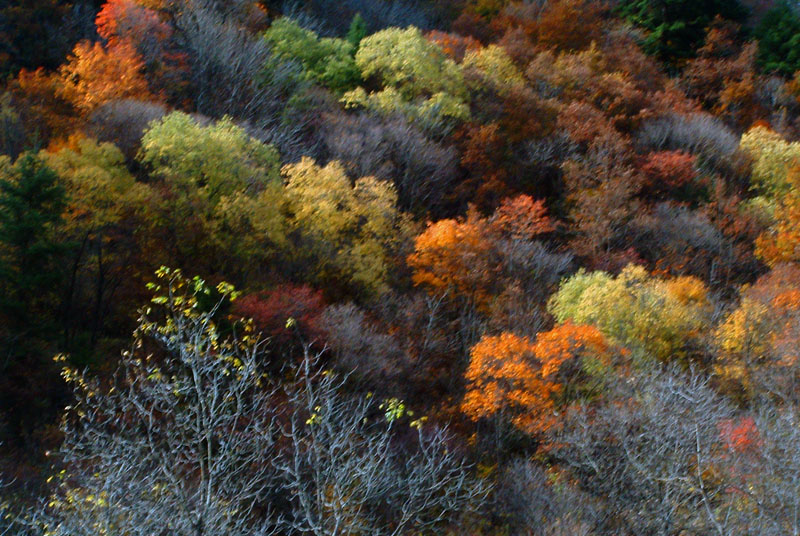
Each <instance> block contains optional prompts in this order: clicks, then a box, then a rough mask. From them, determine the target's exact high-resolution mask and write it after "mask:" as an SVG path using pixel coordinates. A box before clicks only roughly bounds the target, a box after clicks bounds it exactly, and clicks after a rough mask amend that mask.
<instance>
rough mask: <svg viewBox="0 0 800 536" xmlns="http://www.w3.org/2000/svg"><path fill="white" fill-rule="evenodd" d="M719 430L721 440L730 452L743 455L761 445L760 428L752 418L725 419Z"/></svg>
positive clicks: (718, 426) (719, 425)
mask: <svg viewBox="0 0 800 536" xmlns="http://www.w3.org/2000/svg"><path fill="white" fill-rule="evenodd" d="M717 428H718V429H719V436H720V439H722V442H723V444H724V445H725V447H726V448H727V449H728V450H729V451H733V452H736V453H743V452H746V451H748V450H750V449H753V448H755V447H757V446H758V445H759V443H760V439H759V433H758V427H757V426H756V422H755V420H754V419H753V418H752V417H740V418H738V419H725V420H724V421H722V422H720V423H719V424H718V425H717Z"/></svg>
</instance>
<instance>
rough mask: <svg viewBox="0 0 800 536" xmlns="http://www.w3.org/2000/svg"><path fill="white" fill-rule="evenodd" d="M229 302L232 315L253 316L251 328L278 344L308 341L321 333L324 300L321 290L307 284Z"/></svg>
mask: <svg viewBox="0 0 800 536" xmlns="http://www.w3.org/2000/svg"><path fill="white" fill-rule="evenodd" d="M233 305H234V306H233V314H234V315H235V316H239V317H243V318H251V319H253V323H254V324H255V327H256V328H257V329H258V330H259V331H261V332H262V333H263V334H264V335H265V336H268V337H270V338H272V339H273V340H274V341H276V342H277V343H278V344H287V343H291V342H292V341H295V342H298V341H299V339H302V340H303V342H310V341H312V340H315V339H316V340H318V339H320V338H321V336H322V331H321V329H320V328H319V321H320V315H321V314H322V310H323V309H324V307H325V301H324V300H323V298H322V293H321V292H319V291H317V290H314V289H312V288H311V287H308V286H305V285H291V284H286V285H280V286H278V287H276V288H274V289H272V290H269V291H267V292H262V293H259V294H250V295H247V296H242V297H241V298H239V299H238V300H236V301H235V302H234V304H233ZM289 319H291V320H293V322H289ZM295 330H297V331H295Z"/></svg>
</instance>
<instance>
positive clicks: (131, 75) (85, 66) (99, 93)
mask: <svg viewBox="0 0 800 536" xmlns="http://www.w3.org/2000/svg"><path fill="white" fill-rule="evenodd" d="M143 69H144V63H143V62H142V59H141V57H139V55H138V54H137V53H136V51H135V50H134V48H133V47H132V46H131V45H129V44H128V43H126V42H121V43H118V44H117V45H116V46H115V47H113V48H110V49H105V48H103V46H102V45H101V44H100V43H95V44H93V45H92V44H91V43H89V42H88V41H82V42H80V43H78V44H77V45H75V48H74V49H73V51H72V54H71V56H70V57H69V59H68V61H67V63H66V64H64V65H63V66H62V67H61V69H60V75H61V78H62V80H63V83H64V87H63V94H64V97H65V98H67V99H68V100H69V101H70V102H72V103H73V104H74V105H75V107H76V108H78V109H80V110H81V111H83V112H91V111H92V110H94V109H95V108H97V107H98V106H100V105H102V104H105V103H107V102H110V101H112V100H118V99H140V100H152V99H153V96H152V95H151V94H150V91H149V90H148V87H147V80H145V78H144V76H142V70H143Z"/></svg>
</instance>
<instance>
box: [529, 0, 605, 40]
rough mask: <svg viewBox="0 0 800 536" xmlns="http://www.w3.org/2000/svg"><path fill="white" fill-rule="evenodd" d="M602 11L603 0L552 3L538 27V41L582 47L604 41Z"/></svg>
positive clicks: (569, 0)
mask: <svg viewBox="0 0 800 536" xmlns="http://www.w3.org/2000/svg"><path fill="white" fill-rule="evenodd" d="M602 14H603V6H602V3H601V2H593V1H587V0H556V1H555V2H548V3H547V7H546V8H545V9H544V11H542V13H541V15H539V19H538V21H537V23H536V25H535V27H534V33H535V35H536V40H537V41H538V43H539V45H541V46H543V47H545V48H555V49H558V50H582V49H584V48H587V47H588V46H589V45H590V44H592V42H597V41H599V40H600V37H601V36H602V33H601V24H602Z"/></svg>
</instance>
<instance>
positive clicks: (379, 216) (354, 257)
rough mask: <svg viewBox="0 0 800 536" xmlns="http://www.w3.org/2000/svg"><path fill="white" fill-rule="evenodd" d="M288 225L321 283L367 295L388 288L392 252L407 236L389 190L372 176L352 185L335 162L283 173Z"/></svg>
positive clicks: (291, 167) (404, 219)
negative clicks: (333, 283)
mask: <svg viewBox="0 0 800 536" xmlns="http://www.w3.org/2000/svg"><path fill="white" fill-rule="evenodd" d="M283 175H284V177H285V178H286V201H287V207H288V210H289V213H290V216H289V225H290V226H291V227H292V228H294V229H297V230H298V231H300V233H301V234H302V236H303V243H302V249H300V250H298V254H299V255H303V256H305V257H307V258H308V259H309V261H310V262H311V263H312V264H313V265H314V267H313V269H314V271H315V272H316V274H317V277H319V278H320V279H322V280H329V281H330V280H332V279H333V280H336V279H339V280H344V281H346V282H348V283H349V284H351V285H353V286H355V287H356V288H359V289H362V290H365V291H367V292H370V293H381V292H383V291H385V290H386V289H387V288H388V287H387V278H388V275H389V263H390V257H391V255H392V252H393V250H394V249H395V248H397V247H398V246H399V245H400V244H401V243H402V241H403V240H404V237H405V236H407V233H408V220H407V217H406V216H405V215H404V214H403V213H402V212H401V211H400V210H398V208H397V193H396V192H395V189H394V186H393V185H392V184H391V183H389V182H386V181H381V180H378V179H376V178H375V177H361V178H359V179H357V180H356V181H355V183H351V181H350V178H349V177H348V176H347V174H346V173H345V170H344V167H343V166H342V165H341V164H340V163H339V162H337V161H333V162H330V163H328V164H327V165H326V166H324V167H321V166H319V165H317V164H316V163H315V162H314V161H313V160H312V159H310V158H303V159H302V160H301V161H300V162H298V163H296V164H290V165H287V166H285V167H284V168H283Z"/></svg>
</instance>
